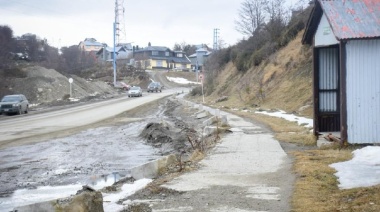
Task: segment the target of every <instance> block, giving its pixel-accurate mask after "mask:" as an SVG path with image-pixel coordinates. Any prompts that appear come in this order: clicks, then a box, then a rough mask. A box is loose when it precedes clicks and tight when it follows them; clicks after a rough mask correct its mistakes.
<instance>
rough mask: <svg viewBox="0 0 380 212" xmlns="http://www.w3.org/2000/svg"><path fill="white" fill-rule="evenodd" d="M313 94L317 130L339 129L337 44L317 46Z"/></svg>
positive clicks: (336, 130)
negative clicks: (314, 92)
mask: <svg viewBox="0 0 380 212" xmlns="http://www.w3.org/2000/svg"><path fill="white" fill-rule="evenodd" d="M316 53H317V61H316V66H317V67H316V70H317V71H318V73H317V75H316V76H315V77H316V80H315V84H314V86H315V88H316V89H315V91H316V94H315V95H314V97H315V100H316V101H317V104H316V105H315V106H316V107H317V108H316V111H315V112H316V114H315V115H316V117H317V120H316V121H317V123H316V124H317V127H318V128H317V129H316V130H317V132H338V131H340V107H339V105H340V104H339V103H340V77H339V76H340V66H339V46H338V45H336V46H332V47H323V48H317V52H316Z"/></svg>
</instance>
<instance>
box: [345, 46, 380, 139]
mask: <svg viewBox="0 0 380 212" xmlns="http://www.w3.org/2000/svg"><path fill="white" fill-rule="evenodd" d="M346 49H347V55H346V56H347V59H346V61H347V63H346V66H347V70H346V72H347V73H346V74H347V79H346V80H347V81H346V86H347V139H348V142H349V143H380V39H377V40H351V41H348V42H347V45H346Z"/></svg>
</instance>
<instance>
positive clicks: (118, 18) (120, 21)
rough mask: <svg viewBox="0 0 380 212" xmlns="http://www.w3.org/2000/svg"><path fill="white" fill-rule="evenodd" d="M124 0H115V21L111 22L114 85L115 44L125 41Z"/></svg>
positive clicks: (114, 78) (114, 80)
mask: <svg viewBox="0 0 380 212" xmlns="http://www.w3.org/2000/svg"><path fill="white" fill-rule="evenodd" d="M123 5H124V0H115V21H114V23H113V84H114V86H116V69H117V68H116V46H119V45H122V43H123V42H124V43H125V41H126V32H125V21H124V12H125V8H124V6H123Z"/></svg>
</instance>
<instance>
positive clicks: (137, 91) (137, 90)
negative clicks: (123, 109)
mask: <svg viewBox="0 0 380 212" xmlns="http://www.w3.org/2000/svg"><path fill="white" fill-rule="evenodd" d="M134 96H137V97H139V96H142V89H141V87H139V86H133V87H131V88H130V89H129V91H128V97H134Z"/></svg>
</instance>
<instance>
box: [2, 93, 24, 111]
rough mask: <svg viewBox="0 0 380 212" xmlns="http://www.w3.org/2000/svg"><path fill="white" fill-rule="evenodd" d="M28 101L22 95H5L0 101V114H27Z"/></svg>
mask: <svg viewBox="0 0 380 212" xmlns="http://www.w3.org/2000/svg"><path fill="white" fill-rule="evenodd" d="M28 110H29V101H28V100H27V99H26V97H25V96H24V95H22V94H15V95H6V96H4V97H3V98H2V99H1V101H0V114H2V113H4V114H11V113H15V114H23V113H28Z"/></svg>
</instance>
